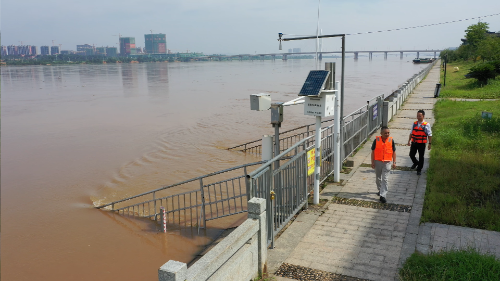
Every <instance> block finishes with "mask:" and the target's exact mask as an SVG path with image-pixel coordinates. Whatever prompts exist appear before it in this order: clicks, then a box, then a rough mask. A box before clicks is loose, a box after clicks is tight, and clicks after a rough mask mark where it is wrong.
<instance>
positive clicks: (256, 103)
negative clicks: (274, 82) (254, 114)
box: [250, 93, 271, 111]
mask: <svg viewBox="0 0 500 281" xmlns="http://www.w3.org/2000/svg"><path fill="white" fill-rule="evenodd" d="M269 108H271V95H270V94H264V93H261V94H251V95H250V109H251V110H257V111H263V110H268V109H269Z"/></svg>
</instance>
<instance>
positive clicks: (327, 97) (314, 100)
mask: <svg viewBox="0 0 500 281" xmlns="http://www.w3.org/2000/svg"><path fill="white" fill-rule="evenodd" d="M334 112H335V95H334V93H333V91H321V94H320V95H319V96H316V97H305V101H304V115H311V116H320V117H329V116H333V113H334Z"/></svg>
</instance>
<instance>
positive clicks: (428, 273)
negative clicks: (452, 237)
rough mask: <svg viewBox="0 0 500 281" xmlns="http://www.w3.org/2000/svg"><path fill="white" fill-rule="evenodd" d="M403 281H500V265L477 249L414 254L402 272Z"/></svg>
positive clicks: (493, 257)
mask: <svg viewBox="0 0 500 281" xmlns="http://www.w3.org/2000/svg"><path fill="white" fill-rule="evenodd" d="M399 275H400V277H401V280H404V281H421V280H453V281H461V280H464V281H465V280H467V281H472V280H477V281H485V280H491V281H493V280H500V261H499V260H497V259H495V256H493V255H482V254H480V253H478V252H477V251H475V250H474V249H464V250H452V251H447V252H439V253H431V254H429V255H422V254H420V253H415V254H413V255H412V256H411V257H410V258H409V259H408V260H407V261H406V263H405V264H404V266H403V268H402V269H401V270H400V271H399Z"/></svg>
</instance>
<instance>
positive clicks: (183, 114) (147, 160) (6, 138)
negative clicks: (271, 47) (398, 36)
mask: <svg viewBox="0 0 500 281" xmlns="http://www.w3.org/2000/svg"><path fill="white" fill-rule="evenodd" d="M408 60H409V59H408V58H405V59H403V60H400V59H399V57H398V58H396V57H389V59H388V60H384V59H383V58H382V57H375V58H374V59H373V60H372V61H369V60H368V58H360V59H359V60H358V61H354V60H353V59H352V58H347V60H346V85H345V107H344V113H345V114H348V113H350V112H352V111H353V110H355V109H357V108H359V107H361V106H363V105H365V104H366V101H367V100H369V99H371V98H372V97H375V96H377V95H380V94H386V95H387V94H390V93H391V92H392V91H393V90H395V89H397V87H398V86H399V85H400V84H402V83H403V82H404V81H405V80H406V79H408V78H410V77H411V76H412V75H413V74H415V73H417V72H418V71H419V70H420V69H422V68H423V67H424V66H422V65H413V64H412V63H411V62H409V61H408ZM326 61H335V62H337V71H336V72H337V77H336V80H340V63H341V61H340V59H329V60H328V59H327V60H323V62H322V65H324V62H326ZM313 69H315V62H314V60H288V61H281V60H276V61H231V62H190V63H145V64H113V65H111V64H107V65H64V66H22V67H9V66H2V67H1V90H2V92H1V94H2V96H1V160H2V163H1V164H2V165H1V175H2V177H1V230H2V232H1V266H2V270H1V277H2V280H157V270H158V268H159V267H160V266H161V265H162V264H164V263H165V262H167V261H168V260H170V259H174V260H178V261H182V262H186V263H188V262H190V261H191V260H192V259H193V257H194V256H195V255H196V253H197V252H199V251H200V250H201V249H202V248H203V247H204V245H206V244H208V243H210V241H212V239H213V238H214V237H216V236H217V235H218V234H219V233H220V232H221V230H222V229H225V228H228V227H233V226H235V225H237V224H238V223H239V222H241V220H242V219H244V218H245V215H241V214H240V215H236V216H232V217H227V218H224V219H219V220H215V221H210V222H209V223H207V227H208V229H207V230H206V231H201V232H200V233H199V234H198V231H197V230H196V229H193V230H191V229H184V230H182V231H181V230H179V229H172V230H170V231H169V232H168V233H167V234H164V233H162V232H160V231H159V226H157V225H156V224H155V223H153V222H151V221H148V220H141V219H130V218H125V217H123V216H120V215H116V214H113V213H110V212H108V211H101V210H97V209H95V208H94V206H95V205H100V204H104V203H108V202H111V201H114V200H118V199H121V198H125V197H127V196H130V195H134V194H138V193H142V192H145V191H149V190H152V189H156V188H159V187H161V186H165V185H168V184H173V183H176V182H179V181H183V180H187V179H190V178H193V177H196V176H200V175H204V174H207V173H210V172H214V171H218V170H222V169H226V168H230V167H233V166H237V165H240V164H244V163H249V162H255V161H259V160H260V159H259V157H256V156H252V155H245V154H243V153H241V152H234V151H228V150H226V148H228V147H231V146H234V145H238V144H241V143H244V142H248V141H251V140H254V139H259V138H261V137H262V135H263V134H273V132H274V130H273V128H272V127H271V125H270V124H269V122H270V112H269V111H264V112H257V111H251V110H250V101H249V95H250V94H256V93H270V94H271V95H272V98H273V101H287V100H291V99H294V98H296V97H297V93H298V92H299V90H300V88H301V86H302V84H303V83H304V81H305V78H306V77H307V74H308V73H309V71H310V70H313ZM284 118H285V119H284V123H283V127H282V130H286V129H291V128H294V127H297V126H300V125H304V124H311V123H314V118H313V117H311V116H304V114H303V108H302V106H301V105H300V106H293V107H286V108H285V113H284Z"/></svg>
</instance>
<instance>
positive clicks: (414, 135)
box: [411, 121, 428, 143]
mask: <svg viewBox="0 0 500 281" xmlns="http://www.w3.org/2000/svg"><path fill="white" fill-rule="evenodd" d="M427 124H428V123H427V122H423V123H422V126H425V125H427ZM411 141H412V142H415V143H427V134H426V133H425V131H424V128H422V127H419V126H418V121H415V123H413V130H412V131H411Z"/></svg>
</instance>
